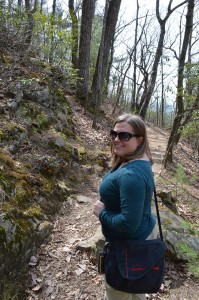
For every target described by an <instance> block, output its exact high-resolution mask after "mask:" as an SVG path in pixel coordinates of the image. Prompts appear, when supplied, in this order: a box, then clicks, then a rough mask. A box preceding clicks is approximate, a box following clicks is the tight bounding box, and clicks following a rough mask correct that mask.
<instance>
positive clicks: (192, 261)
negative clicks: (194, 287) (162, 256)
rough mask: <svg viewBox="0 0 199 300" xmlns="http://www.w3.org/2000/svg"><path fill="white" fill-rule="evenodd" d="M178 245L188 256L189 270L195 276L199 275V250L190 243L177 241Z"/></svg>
mask: <svg viewBox="0 0 199 300" xmlns="http://www.w3.org/2000/svg"><path fill="white" fill-rule="evenodd" d="M176 247H177V248H178V249H179V251H180V252H182V253H183V254H185V256H186V257H187V260H188V268H189V271H190V272H191V273H192V274H193V275H194V276H195V277H199V264H198V262H199V261H198V258H199V257H198V253H197V251H195V250H194V249H193V248H191V247H190V246H189V245H188V244H186V243H182V242H179V243H177V244H176Z"/></svg>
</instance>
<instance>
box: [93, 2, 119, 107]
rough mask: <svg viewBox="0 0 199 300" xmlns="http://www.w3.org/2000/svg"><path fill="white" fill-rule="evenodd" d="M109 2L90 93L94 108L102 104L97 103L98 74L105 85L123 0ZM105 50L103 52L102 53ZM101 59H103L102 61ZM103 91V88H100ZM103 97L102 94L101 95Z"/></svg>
mask: <svg viewBox="0 0 199 300" xmlns="http://www.w3.org/2000/svg"><path fill="white" fill-rule="evenodd" d="M106 2H107V16H106V19H104V25H103V26H105V28H103V31H104V38H103V37H102V39H101V45H100V49H99V52H98V58H97V63H96V68H95V73H94V76H93V82H92V87H91V94H90V95H89V105H90V106H91V107H92V108H94V107H95V106H96V105H97V106H100V104H97V101H96V99H97V97H96V94H97V93H98V91H97V90H98V82H99V78H98V76H101V79H100V80H101V81H102V82H101V87H103V84H104V78H105V77H106V72H107V67H108V58H109V54H110V48H111V45H112V41H113V39H114V34H115V28H116V24H117V20H118V14H119V10H120V4H121V0H109V1H106ZM102 51H103V53H101V52H102ZM100 59H101V60H102V61H100ZM98 68H101V71H100V72H99V70H98ZM100 93H101V90H100ZM100 98H101V96H100Z"/></svg>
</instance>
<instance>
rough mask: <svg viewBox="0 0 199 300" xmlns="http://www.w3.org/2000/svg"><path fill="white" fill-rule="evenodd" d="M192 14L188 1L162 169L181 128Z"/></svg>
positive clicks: (170, 158) (170, 161)
mask: <svg viewBox="0 0 199 300" xmlns="http://www.w3.org/2000/svg"><path fill="white" fill-rule="evenodd" d="M193 14H194V0H188V6H187V15H186V27H185V32H184V38H183V44H182V49H181V53H180V57H179V63H178V81H177V95H176V114H175V118H174V122H173V126H172V130H171V133H170V136H169V140H168V144H167V149H166V154H165V157H164V167H166V166H167V164H168V163H172V160H173V146H174V144H176V143H177V142H178V140H179V135H178V133H179V128H180V127H181V126H182V123H181V122H182V120H183V116H184V101H183V100H184V96H183V81H184V67H185V59H186V54H187V50H188V45H189V41H190V36H191V33H192V30H193Z"/></svg>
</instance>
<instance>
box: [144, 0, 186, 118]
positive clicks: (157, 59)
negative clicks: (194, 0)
mask: <svg viewBox="0 0 199 300" xmlns="http://www.w3.org/2000/svg"><path fill="white" fill-rule="evenodd" d="M186 2H187V0H186V1H184V2H182V3H180V4H178V5H177V6H175V7H174V8H173V9H171V4H172V0H170V1H169V5H168V10H167V14H166V16H165V18H164V19H161V17H160V11H159V0H156V17H157V20H158V22H159V24H160V36H159V41H158V47H157V49H156V53H155V60H154V63H153V67H152V71H151V78H150V81H149V86H148V87H147V91H146V93H143V95H142V98H141V101H140V102H141V104H142V106H141V107H140V111H139V115H140V116H141V117H142V118H145V116H146V112H147V108H148V106H149V102H150V100H151V96H152V94H153V91H154V88H155V83H156V78H157V71H158V66H159V62H160V58H161V56H162V49H163V46H164V36H165V25H166V22H167V20H168V18H169V17H170V15H171V14H172V12H173V11H175V10H176V9H177V8H178V7H180V6H182V5H183V4H185V3H186Z"/></svg>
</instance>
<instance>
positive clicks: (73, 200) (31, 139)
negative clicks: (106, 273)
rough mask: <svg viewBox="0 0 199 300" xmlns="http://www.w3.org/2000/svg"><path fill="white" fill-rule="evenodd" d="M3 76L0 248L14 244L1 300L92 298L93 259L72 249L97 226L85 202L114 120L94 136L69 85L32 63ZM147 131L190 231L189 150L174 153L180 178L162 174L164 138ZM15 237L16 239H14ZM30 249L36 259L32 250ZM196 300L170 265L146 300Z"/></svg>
mask: <svg viewBox="0 0 199 300" xmlns="http://www.w3.org/2000/svg"><path fill="white" fill-rule="evenodd" d="M2 70H3V72H2V80H1V82H0V86H1V94H0V99H1V102H0V125H1V128H0V143H1V151H0V228H1V229H2V228H3V226H4V225H5V221H6V226H7V228H6V230H7V231H6V230H4V231H1V234H2V232H5V233H6V234H7V235H9V240H3V243H2V245H4V244H6V243H7V244H8V242H10V244H9V245H11V246H12V247H13V246H14V247H13V250H12V251H11V252H10V253H9V255H10V258H11V261H4V263H5V264H3V263H2V264H1V268H0V272H1V274H2V273H3V268H4V269H6V271H7V274H9V276H8V277H7V278H6V279H5V280H3V281H2V280H1V281H0V291H1V293H0V294H1V296H0V297H2V299H3V300H5V299H6V300H7V299H12V298H13V299H19V300H20V299H27V300H31V299H39V300H40V299H99V300H100V299H102V295H103V279H102V277H101V276H99V275H98V274H97V272H96V258H95V254H94V253H87V252H84V253H81V252H79V251H76V245H77V243H78V241H80V240H84V239H87V238H90V237H91V236H93V234H94V233H95V231H96V228H97V226H98V225H99V222H98V220H96V218H95V216H94V215H93V214H92V204H93V201H95V199H97V197H98V194H97V189H98V185H99V181H100V180H101V176H102V175H103V174H104V172H105V170H106V169H107V168H108V158H109V146H110V143H109V137H108V135H109V134H108V133H109V130H110V128H111V120H112V116H111V117H110V116H108V118H105V117H104V116H103V117H100V118H99V120H98V129H97V130H95V129H92V126H91V125H92V115H90V114H89V113H88V112H84V109H83V108H82V106H81V105H80V103H79V102H78V101H77V100H76V99H75V97H74V96H72V95H69V92H70V91H69V90H68V91H67V90H66V87H68V84H67V78H65V77H63V76H62V74H59V73H56V72H55V70H52V69H49V68H48V67H47V68H46V66H41V65H38V63H37V62H33V63H28V62H26V64H23V65H17V64H15V65H14V66H13V65H6V64H5V65H3V69H2ZM64 89H65V94H64V92H63V90H64ZM148 131H149V139H150V142H151V147H152V153H153V156H154V159H155V164H154V172H155V174H156V175H159V176H157V187H158V189H165V188H166V189H167V190H171V191H172V192H173V191H175V194H176V197H177V198H178V202H177V203H176V205H177V209H178V213H179V214H180V215H181V216H183V217H184V218H185V220H187V221H189V222H191V223H193V224H194V226H195V224H196V225H197V224H198V223H197V222H198V198H199V194H198V166H197V164H196V162H195V161H196V160H194V159H193V155H192V156H190V153H191V151H192V150H191V148H190V147H189V145H188V144H186V143H184V142H181V143H180V144H179V145H178V147H177V148H176V149H175V154H174V155H175V157H174V159H175V162H178V163H180V164H181V165H183V166H184V169H183V170H184V171H182V169H180V167H178V169H171V170H169V171H168V170H164V169H162V166H161V160H162V158H163V155H164V151H165V146H166V140H167V137H168V133H167V132H166V131H164V130H162V129H159V128H155V127H153V126H152V125H151V124H149V127H148ZM160 179H161V180H160ZM188 181H189V183H190V185H187V184H186V183H187V182H188ZM83 196H84V197H83ZM188 201H189V202H188ZM55 215H56V218H55V219H54V216H55ZM5 217H6V218H5ZM8 217H9V218H8ZM24 219H25V221H24ZM8 220H11V221H10V222H9V221H8ZM22 220H23V221H22ZM15 229H17V230H15ZM27 229H28V230H27ZM35 229H36V234H35ZM50 232H51V235H50V239H48V242H46V243H44V238H47V237H49V233H50ZM16 233H17V238H18V239H14V237H15V236H16V235H15V234H16ZM2 236H4V235H1V237H2ZM20 238H22V242H21V240H20ZM23 238H24V239H23ZM29 238H30V240H29ZM1 241H2V240H0V242H1ZM13 241H14V242H13ZM15 243H16V244H15ZM2 245H1V250H2V252H1V253H3V255H5V256H6V255H8V253H7V252H6V249H5V248H4V246H2ZM32 246H33V247H32ZM39 246H41V247H39ZM12 247H10V248H9V249H11V248H12ZM28 247H29V248H28ZM38 247H39V249H38V251H37V252H31V251H30V250H35V249H36V248H38ZM24 252H25V253H26V255H27V257H26V263H27V262H29V267H28V268H25V270H24V272H21V276H20V277H19V279H18V276H19V274H20V272H18V270H17V268H16V267H19V266H18V264H20V261H21V259H22V258H23V257H22V255H23V254H24ZM31 253H34V255H33V254H32V255H31ZM3 255H0V259H2V261H3V259H4V258H3ZM9 263H11V266H12V267H13V268H12V269H11V270H10V269H9V266H8V265H9ZM7 264H8V265H7ZM27 273H28V274H29V276H28V277H27ZM27 279H28V286H27V288H26V291H24V289H25V288H24V286H25V283H26V280H27ZM24 280H25V281H24ZM24 282H25V283H24ZM175 293H176V294H177V295H178V296H177V298H174V296H173V295H174V294H175ZM197 293H198V291H197V285H196V281H195V279H194V280H193V279H192V277H191V276H190V273H188V272H187V270H186V265H185V264H184V263H176V264H173V262H171V263H169V264H168V270H167V276H166V278H165V282H164V285H163V287H162V290H161V292H160V294H158V295H150V297H149V299H184V300H185V299H197V298H196V295H197V297H198V294H197ZM183 297H184V298H183ZM198 298H199V297H198ZM0 299H1V298H0Z"/></svg>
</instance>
